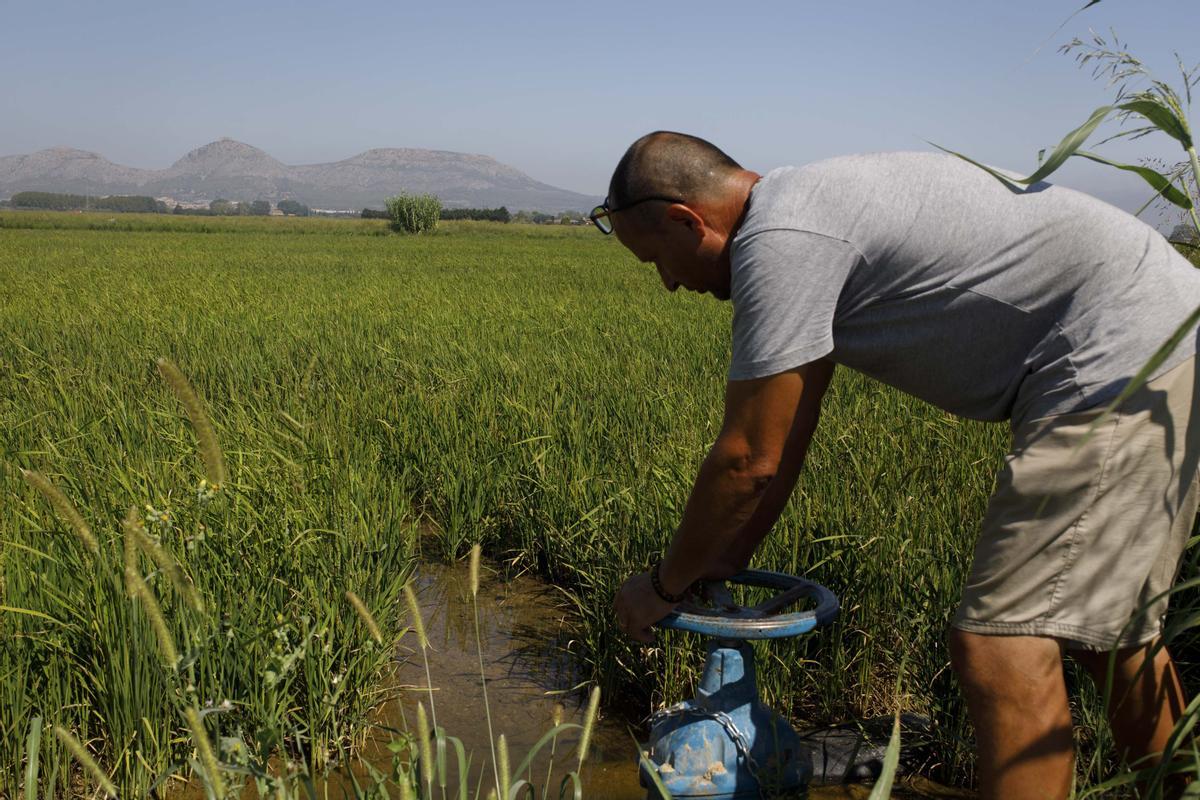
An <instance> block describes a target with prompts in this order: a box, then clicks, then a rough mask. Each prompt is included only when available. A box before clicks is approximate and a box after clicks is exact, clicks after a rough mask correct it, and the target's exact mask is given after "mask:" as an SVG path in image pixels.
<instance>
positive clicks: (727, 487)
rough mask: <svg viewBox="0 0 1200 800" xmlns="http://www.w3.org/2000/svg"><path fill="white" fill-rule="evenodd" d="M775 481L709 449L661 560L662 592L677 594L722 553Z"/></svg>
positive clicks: (721, 450)
mask: <svg viewBox="0 0 1200 800" xmlns="http://www.w3.org/2000/svg"><path fill="white" fill-rule="evenodd" d="M774 477H775V476H774V475H771V474H770V473H769V472H768V471H766V470H764V469H763V468H761V467H760V466H758V465H754V464H752V463H747V462H746V461H745V460H744V459H742V458H740V457H739V456H738V455H737V454H735V453H731V452H729V451H728V450H727V449H726V448H725V447H724V446H723V443H722V441H721V440H720V439H718V440H717V443H716V444H714V445H713V447H712V449H711V450H710V451H709V453H708V456H707V457H706V458H705V459H704V463H703V464H701V466H700V472H699V474H698V475H697V476H696V483H695V485H694V486H693V487H692V494H691V496H690V497H689V498H688V502H687V506H686V507H685V508H684V512H683V520H682V521H681V523H680V525H679V529H678V530H677V531H676V532H675V537H674V538H673V539H672V540H671V546H670V548H669V549H668V550H667V554H666V556H665V557H664V558H663V565H662V569H661V571H660V578H661V579H662V583H663V587H664V588H665V589H666V590H667V591H668V592H671V593H673V594H674V593H680V592H682V591H684V590H685V589H686V588H687V587H688V586H690V585H691V584H692V583H693V582H694V581H695V580H696V579H697V578H699V577H701V576H702V575H703V574H704V572H705V571H706V570H707V568H708V566H709V563H710V562H711V561H712V559H713V558H714V556H716V555H719V554H721V553H724V552H725V551H726V549H727V548H729V547H730V545H732V544H733V543H734V540H735V539H736V538H737V536H738V534H739V533H740V532H741V531H742V529H743V528H744V527H745V526H746V524H747V523H748V522H749V521H750V519H751V518H752V517H753V515H754V512H755V510H756V509H757V508H758V506H759V504H760V502H761V500H762V498H763V497H764V495H765V494H766V492H767V490H768V488H769V486H770V485H771V483H772V482H773V480H774Z"/></svg>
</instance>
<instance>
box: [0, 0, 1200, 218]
mask: <svg viewBox="0 0 1200 800" xmlns="http://www.w3.org/2000/svg"><path fill="white" fill-rule="evenodd" d="M1083 4H1084V0H1036V1H1035V0H1007V1H1006V2H997V1H993V2H990V3H984V2H978V1H977V0H976V1H974V2H972V1H971V0H954V1H953V2H952V1H951V0H890V2H884V1H883V0H860V1H859V2H848V1H845V0H844V1H843V2H838V0H825V2H820V3H817V2H807V0H792V2H754V1H753V0H750V1H749V2H746V1H743V2H728V0H726V2H720V3H717V2H692V3H690V4H683V3H676V2H666V1H665V0H664V1H661V2H660V1H658V0H642V2H636V3H635V2H628V3H627V2H607V3H595V2H588V3H570V2H555V3H518V2H510V3H455V2H440V3H437V2H432V3H431V2H425V3H419V4H417V3H406V2H390V3H377V2H373V1H371V0H359V1H358V2H350V3H314V2H306V1H303V0H301V1H300V2H291V3H270V2H256V3H244V2H243V3H226V2H221V1H220V0H206V2H203V3H200V2H190V1H189V0H179V1H177V2H162V0H157V2H121V0H115V1H114V2H107V3H98V2H77V3H65V2H58V1H57V0H40V1H39V2H37V3H31V2H11V0H0V15H2V16H0V19H2V20H3V24H2V26H0V75H3V76H4V80H2V81H0V120H3V124H2V125H0V155H11V154H16V153H28V152H32V151H34V150H38V149H41V148H44V147H50V146H54V145H68V146H73V147H79V148H83V149H87V150H95V151H98V152H100V153H102V154H104V155H106V156H107V157H109V158H111V159H112V160H114V161H116V162H118V163H123V164H129V165H132V166H138V167H165V166H167V165H168V164H170V163H171V162H172V161H174V160H175V159H176V158H178V157H179V156H181V155H182V154H183V153H184V152H186V151H187V150H190V149H192V148H194V147H196V146H199V145H201V144H204V143H206V142H209V141H211V140H213V139H216V138H219V137H221V136H231V137H233V138H235V139H239V140H241V141H244V142H247V143H249V144H253V145H256V146H258V147H261V148H263V149H265V150H267V151H268V152H269V153H271V154H272V155H274V156H275V157H277V158H279V159H280V160H282V161H284V162H287V163H293V164H298V163H315V162H322V161H335V160H338V159H342V158H346V157H349V156H351V155H354V154H355V153H358V152H361V151H362V150H366V149H369V148H372V147H427V148H435V149H445V150H459V151H465V152H472V153H485V154H487V155H491V156H494V157H495V158H497V159H499V160H500V161H503V162H505V163H507V164H511V165H513V166H515V167H517V168H518V169H521V170H523V171H524V172H527V173H528V174H530V175H531V176H533V177H534V178H537V179H539V180H542V181H546V182H547V183H551V184H554V185H557V186H561V187H563V188H568V189H573V190H576V191H581V192H587V193H589V194H603V193H604V189H605V184H606V183H607V179H608V175H609V174H610V172H611V169H612V167H613V165H614V164H615V162H616V160H617V158H619V156H620V154H621V152H622V151H623V150H624V148H625V147H626V146H627V145H628V143H629V142H630V141H631V140H632V139H633V138H635V137H637V136H638V135H640V134H641V133H644V132H646V131H648V130H653V129H656V128H668V129H674V130H682V131H687V132H691V133H696V134H699V135H701V136H704V137H706V138H709V139H711V140H712V141H714V142H715V143H717V144H718V145H719V146H721V147H723V148H724V149H725V150H727V151H728V152H729V153H730V154H731V155H733V156H734V157H735V158H737V159H738V160H740V161H741V162H742V163H743V164H745V165H746V166H748V167H750V168H754V169H759V170H765V169H769V168H771V167H774V166H778V165H781V164H797V163H804V162H807V161H811V160H815V159H818V158H822V157H826V156H831V155H837V154H842V153H848V152H861V151H871V150H897V149H924V148H926V147H928V145H926V144H925V140H931V141H936V142H939V143H942V144H945V145H947V146H952V147H955V148H958V149H963V150H966V151H968V152H970V153H971V154H972V155H974V156H976V157H978V158H980V159H983V160H987V161H989V162H990V163H994V164H999V165H1003V166H1007V167H1011V168H1014V169H1024V168H1030V169H1031V168H1032V167H1033V166H1034V165H1035V157H1036V152H1037V150H1038V149H1039V148H1040V147H1043V146H1046V145H1051V144H1053V143H1055V142H1057V141H1058V139H1059V138H1060V137H1061V136H1062V135H1063V134H1064V133H1065V132H1066V131H1067V130H1069V129H1070V128H1073V127H1075V126H1076V125H1078V124H1079V123H1081V122H1082V121H1083V120H1084V119H1085V118H1086V117H1087V115H1088V113H1089V112H1090V111H1091V110H1092V109H1093V108H1095V107H1096V106H1098V105H1101V104H1104V103H1105V102H1107V101H1108V100H1110V99H1111V97H1112V91H1111V90H1109V89H1106V88H1105V87H1104V84H1103V83H1102V82H1097V81H1094V80H1092V78H1091V77H1090V75H1089V73H1088V72H1087V71H1085V70H1080V69H1078V68H1077V67H1076V65H1075V64H1074V62H1073V61H1072V60H1071V58H1070V57H1068V56H1064V55H1060V54H1058V53H1057V52H1056V51H1057V48H1058V45H1060V44H1062V43H1063V42H1065V41H1068V40H1069V39H1071V38H1072V37H1073V36H1075V35H1085V34H1086V33H1087V31H1088V29H1089V27H1090V28H1095V29H1097V30H1101V31H1107V30H1108V29H1109V28H1110V27H1111V28H1115V29H1116V31H1117V33H1118V34H1119V35H1120V37H1121V38H1122V39H1123V40H1124V41H1126V42H1128V44H1129V46H1130V49H1131V50H1132V51H1133V52H1135V53H1136V54H1138V55H1139V56H1140V57H1141V58H1143V60H1145V61H1146V62H1147V63H1148V64H1149V65H1150V66H1151V67H1152V68H1154V69H1155V70H1156V71H1157V72H1159V73H1160V74H1161V75H1162V76H1163V77H1167V78H1171V79H1174V78H1175V76H1176V74H1177V73H1176V70H1175V62H1174V56H1173V52H1175V51H1177V52H1179V53H1180V54H1181V55H1182V56H1183V58H1184V60H1185V61H1187V62H1189V63H1194V62H1196V61H1200V44H1198V43H1197V42H1198V40H1197V38H1196V33H1195V32H1196V31H1197V30H1198V29H1200V2H1197V0H1103V2H1101V3H1100V4H1098V5H1096V6H1094V7H1092V8H1090V9H1088V10H1087V11H1085V12H1083V13H1082V14H1080V15H1079V16H1077V17H1075V18H1074V19H1073V20H1071V21H1070V22H1069V23H1068V24H1067V25H1066V26H1065V27H1064V28H1063V29H1062V30H1061V31H1059V32H1058V33H1057V34H1055V33H1054V30H1055V28H1056V27H1057V26H1058V25H1059V24H1060V23H1061V22H1062V21H1063V20H1064V19H1066V18H1067V17H1068V16H1069V15H1070V14H1071V12H1073V11H1075V10H1076V9H1078V8H1079V7H1080V6H1082V5H1083ZM1043 43H1045V44H1044V46H1043V47H1042V48H1041V49H1040V50H1038V46H1039V45H1042V44H1043ZM1198 99H1200V98H1198ZM1197 124H1198V125H1200V120H1197ZM1109 152H1110V154H1111V155H1112V156H1113V157H1118V158H1121V157H1123V158H1137V157H1138V156H1145V155H1148V156H1158V157H1163V158H1169V159H1171V160H1172V161H1174V160H1177V159H1178V156H1177V152H1178V151H1177V149H1176V148H1175V145H1174V143H1173V142H1170V141H1169V140H1165V139H1161V138H1156V139H1152V140H1144V141H1142V142H1139V143H1137V144H1136V145H1133V146H1123V147H1116V148H1113V149H1111V150H1110V151H1109ZM1060 180H1061V181H1062V182H1064V183H1069V184H1071V185H1074V186H1077V187H1079V188H1083V189H1085V190H1088V191H1091V192H1093V193H1095V194H1098V195H1100V196H1102V197H1104V198H1105V199H1108V200H1110V201H1114V202H1117V203H1118V204H1120V205H1123V206H1125V207H1130V206H1136V205H1137V204H1138V201H1139V199H1140V198H1141V197H1143V196H1144V195H1145V194H1146V193H1145V192H1144V191H1143V190H1142V189H1141V187H1140V185H1139V184H1138V183H1137V182H1136V179H1133V178H1130V177H1128V176H1126V175H1122V174H1119V173H1116V172H1114V171H1108V170H1105V169H1103V168H1101V167H1098V166H1095V165H1079V166H1076V167H1073V168H1071V169H1070V170H1069V171H1068V172H1067V173H1065V174H1064V176H1063V177H1062V178H1061V179H1060Z"/></svg>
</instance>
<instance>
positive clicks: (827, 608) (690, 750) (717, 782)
mask: <svg viewBox="0 0 1200 800" xmlns="http://www.w3.org/2000/svg"><path fill="white" fill-rule="evenodd" d="M729 583H733V584H739V585H746V586H757V587H761V588H767V589H774V590H776V592H777V594H775V595H774V596H773V597H771V598H770V599H768V600H766V601H764V602H762V603H759V604H758V605H754V606H741V605H738V604H737V603H735V602H734V601H733V599H732V595H731V594H730V592H729V589H728V587H727V586H726V585H725V584H724V583H720V582H710V583H707V584H705V586H704V591H703V593H702V594H703V595H704V597H703V600H704V601H707V602H703V601H702V600H696V601H693V600H691V599H689V600H688V601H686V602H685V603H683V604H681V605H680V606H679V608H678V609H677V610H676V611H675V613H673V614H670V615H668V616H667V617H665V618H664V619H663V620H661V621H660V622H659V623H658V624H659V626H660V627H663V628H670V629H674V630H683V631H691V632H693V633H699V634H701V635H703V636H709V637H712V639H711V640H710V641H709V643H708V658H707V659H706V661H705V663H704V672H703V675H702V677H701V679H700V684H699V686H697V687H696V696H695V697H694V698H692V699H691V700H685V701H684V702H682V703H679V704H677V705H674V706H672V707H670V708H666V709H663V710H662V711H659V712H658V713H656V714H655V715H654V717H653V718H652V720H651V730H650V741H649V743H648V744H647V747H646V751H647V760H646V761H643V763H642V768H641V776H640V777H641V781H642V785H643V786H645V787H647V788H648V790H649V792H648V797H651V798H656V797H658V792H657V790H656V789H655V788H654V783H653V781H652V780H651V779H650V777H649V774H648V772H649V770H650V769H653V770H654V771H655V773H656V774H657V777H658V779H659V780H660V781H661V782H662V784H663V785H664V786H665V787H666V789H667V790H668V791H669V792H670V793H671V796H672V797H676V798H709V799H710V800H727V799H729V800H731V799H732V798H750V797H760V796H767V795H768V794H772V793H775V792H789V791H796V790H799V789H802V788H804V787H805V786H807V784H808V782H809V780H810V779H811V777H812V755H811V753H810V752H809V751H808V750H807V749H806V748H805V747H804V745H803V743H802V742H801V740H800V737H799V735H798V734H797V733H796V731H795V730H794V729H793V728H792V726H791V725H790V724H789V723H788V721H787V720H786V719H784V718H783V717H782V716H781V715H780V714H777V713H776V712H774V711H772V710H771V709H769V708H767V707H766V706H764V705H763V704H762V702H761V701H760V700H759V698H758V682H757V678H756V671H755V665H754V651H753V649H751V646H750V644H749V643H748V640H750V639H778V638H782V637H786V636H799V635H801V634H805V633H808V632H809V631H811V630H813V629H814V628H815V627H817V626H818V625H825V624H828V623H829V622H831V621H833V619H834V618H835V617H836V616H837V613H838V601H837V597H835V596H834V594H833V593H832V592H830V591H829V590H828V589H826V588H825V587H823V586H820V585H819V584H816V583H813V582H811V581H807V580H804V579H803V578H798V577H795V576H793V575H785V574H782V573H779V572H767V571H765V570H746V571H744V572H740V573H738V574H737V575H735V576H734V577H733V578H731V579H730V581H729ZM805 599H808V600H811V601H813V602H814V603H815V608H811V609H808V610H804V611H795V612H788V613H784V612H785V610H786V609H787V608H788V607H790V606H792V605H794V604H796V603H798V602H799V601H801V600H805Z"/></svg>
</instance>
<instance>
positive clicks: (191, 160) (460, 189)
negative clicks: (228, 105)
mask: <svg viewBox="0 0 1200 800" xmlns="http://www.w3.org/2000/svg"><path fill="white" fill-rule="evenodd" d="M22 191H47V192H69V193H73V194H97V195H100V194H143V195H147V194H148V195H151V196H154V197H166V198H170V199H172V200H174V201H176V202H184V203H206V202H211V201H213V200H216V199H218V198H224V199H227V200H258V199H263V200H270V201H271V202H275V203H277V202H279V201H280V200H297V201H299V202H301V203H305V204H306V205H309V206H312V207H314V208H341V209H357V208H363V207H376V208H380V207H382V205H383V202H384V200H385V199H386V198H388V197H390V196H393V195H396V194H399V193H401V192H407V193H410V194H436V195H437V196H438V198H439V199H441V201H442V204H443V205H445V206H447V207H450V208H456V207H458V208H461V207H487V208H495V207H497V206H507V207H508V208H509V209H510V210H513V211H516V210H520V209H527V210H531V211H550V212H559V211H566V210H570V211H586V210H588V209H589V208H591V207H592V206H594V205H595V204H596V203H597V202H599V198H598V197H592V196H589V195H584V194H580V193H578V192H572V191H569V190H566V189H560V188H558V187H556V186H551V185H550V184H547V183H542V182H540V181H537V180H534V179H533V178H531V177H529V176H528V175H526V174H525V173H523V172H521V171H520V170H517V169H516V168H514V167H511V166H508V165H507V164H503V163H501V162H499V161H497V160H496V159H494V158H492V157H491V156H485V155H478V154H472V153H458V152H454V151H451V150H426V149H419V148H407V147H380V148H372V149H370V150H365V151H363V152H361V153H358V154H356V155H353V156H350V157H349V158H345V159H342V160H340V161H332V162H326V163H319V164H285V163H283V162H282V161H279V160H278V159H276V158H274V157H273V156H271V155H270V154H269V153H268V152H266V151H265V150H262V149H261V148H258V147H255V146H253V145H250V144H246V143H245V142H239V141H237V140H235V139H230V138H228V137H225V138H221V139H217V140H216V141H213V142H209V143H208V144H204V145H201V146H200V147H197V148H194V149H192V150H190V151H188V152H187V153H185V154H184V155H183V156H182V157H180V158H179V159H177V160H176V161H175V162H174V163H173V164H171V166H169V167H167V168H166V169H143V168H140V167H130V166H126V165H123V164H117V163H114V162H112V161H110V160H108V159H107V158H106V157H105V156H103V155H102V154H100V153H95V152H91V151H88V150H80V149H77V148H73V147H64V146H57V147H50V148H46V149H44V150H38V151H37V152H34V153H28V154H24V155H12V156H0V197H9V196H11V195H13V194H15V193H17V192H22Z"/></svg>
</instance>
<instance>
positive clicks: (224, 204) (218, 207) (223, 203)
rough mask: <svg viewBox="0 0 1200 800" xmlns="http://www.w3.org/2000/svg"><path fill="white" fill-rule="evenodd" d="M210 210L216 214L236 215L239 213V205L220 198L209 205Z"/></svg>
mask: <svg viewBox="0 0 1200 800" xmlns="http://www.w3.org/2000/svg"><path fill="white" fill-rule="evenodd" d="M208 210H209V211H211V212H212V213H214V214H222V215H224V214H236V213H238V210H237V204H236V203H234V202H233V201H232V200H225V199H223V198H220V197H218V198H217V199H216V200H213V201H212V202H211V203H209V204H208Z"/></svg>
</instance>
